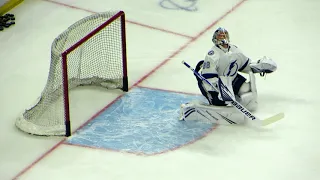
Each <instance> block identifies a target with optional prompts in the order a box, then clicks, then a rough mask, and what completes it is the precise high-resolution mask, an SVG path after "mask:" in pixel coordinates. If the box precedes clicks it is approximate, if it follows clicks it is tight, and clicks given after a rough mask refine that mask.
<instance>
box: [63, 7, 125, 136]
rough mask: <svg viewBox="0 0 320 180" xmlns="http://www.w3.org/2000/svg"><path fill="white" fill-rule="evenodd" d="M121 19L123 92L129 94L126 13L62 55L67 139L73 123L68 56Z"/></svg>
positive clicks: (116, 15) (107, 22)
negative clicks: (71, 119) (71, 118)
mask: <svg viewBox="0 0 320 180" xmlns="http://www.w3.org/2000/svg"><path fill="white" fill-rule="evenodd" d="M118 18H120V22H121V28H120V30H121V43H122V67H123V69H122V71H123V82H122V83H123V87H122V90H123V91H125V92H127V91H128V74H127V49H126V47H127V46H126V27H125V13H124V11H119V12H118V13H116V14H115V15H114V16H112V17H111V18H110V19H108V20H107V21H106V22H104V23H103V24H101V25H100V26H99V27H97V28H96V29H94V30H93V31H91V32H90V33H89V34H87V35H86V36H85V37H83V38H82V39H80V40H79V41H78V42H77V43H75V44H74V45H72V46H71V47H70V48H68V49H67V50H65V51H64V52H63V53H62V54H61V57H62V61H61V63H62V85H63V90H62V91H63V101H64V117H65V120H64V121H65V127H66V135H65V136H66V137H69V136H71V121H70V104H69V85H68V66H67V61H68V54H70V53H71V52H72V51H73V50H75V49H76V48H78V47H79V46H80V45H82V44H83V43H85V42H86V41H87V40H88V39H90V38H91V37H93V36H94V35H95V34H97V33H98V32H99V31H101V30H102V29H103V28H105V27H106V26H108V25H109V24H111V23H112V22H113V21H115V20H116V19H118Z"/></svg>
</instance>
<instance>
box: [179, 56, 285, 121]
mask: <svg viewBox="0 0 320 180" xmlns="http://www.w3.org/2000/svg"><path fill="white" fill-rule="evenodd" d="M182 64H184V65H185V66H186V67H188V68H189V69H190V70H191V71H192V72H193V74H194V75H196V76H197V77H198V78H200V79H201V80H202V81H205V82H206V83H208V84H209V85H210V86H211V87H212V88H214V89H215V90H216V91H218V89H217V88H216V87H215V86H214V85H213V84H212V83H211V82H209V81H208V80H207V79H206V78H204V77H203V76H202V75H201V74H199V73H198V72H197V71H195V70H194V69H193V68H192V67H191V66H190V65H189V64H188V63H186V62H185V61H182ZM219 81H220V80H219ZM220 83H221V85H220V90H221V93H222V94H223V96H225V98H226V99H230V100H231V104H232V105H233V106H234V107H235V108H236V109H237V110H238V111H239V112H241V113H242V114H243V115H245V116H246V117H247V118H248V119H251V120H252V122H253V124H254V125H257V126H266V125H269V124H271V123H274V122H277V121H279V120H281V119H282V118H284V113H279V114H276V115H274V116H271V117H269V118H266V119H264V120H261V119H260V118H258V117H257V116H255V115H254V114H253V113H251V112H250V111H249V110H248V109H246V108H245V107H243V106H242V105H241V104H240V103H239V102H238V101H236V100H235V98H234V97H233V96H232V95H230V93H229V90H228V88H227V87H226V86H225V85H224V84H223V83H222V81H220ZM218 92H219V91H218Z"/></svg>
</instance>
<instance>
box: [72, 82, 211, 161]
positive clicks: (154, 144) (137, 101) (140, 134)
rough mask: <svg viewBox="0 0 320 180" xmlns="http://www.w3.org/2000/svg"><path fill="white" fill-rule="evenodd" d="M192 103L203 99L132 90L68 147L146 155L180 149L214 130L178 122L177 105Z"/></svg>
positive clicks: (191, 123) (81, 131)
mask: <svg viewBox="0 0 320 180" xmlns="http://www.w3.org/2000/svg"><path fill="white" fill-rule="evenodd" d="M194 99H202V97H200V96H197V95H188V94H181V93H176V92H168V91H164V90H154V89H149V88H133V89H131V90H130V91H129V92H128V93H126V94H125V95H124V96H123V97H121V98H120V99H119V100H117V101H116V102H115V103H113V104H112V105H111V106H110V107H109V108H107V109H106V110H105V111H104V112H102V113H101V114H99V115H98V116H97V117H96V118H95V119H93V120H92V121H90V123H88V124H87V125H86V126H84V127H83V128H81V129H80V130H78V131H77V132H75V133H74V134H73V135H72V136H71V137H70V138H68V139H67V143H69V144H74V145H81V146H90V147H94V148H105V149H109V150H115V151H121V152H129V153H136V154H147V155H152V154H158V153H163V152H166V151H170V150H172V149H176V148H179V147H181V146H183V145H186V144H189V143H192V142H194V141H196V140H198V139H200V138H202V137H204V136H205V135H206V134H208V133H209V132H211V131H212V130H213V129H214V128H215V125H214V124H206V123H203V122H196V121H188V122H186V121H179V120H178V117H179V108H180V105H181V104H182V103H186V102H189V101H191V100H194Z"/></svg>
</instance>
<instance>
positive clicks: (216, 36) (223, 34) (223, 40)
mask: <svg viewBox="0 0 320 180" xmlns="http://www.w3.org/2000/svg"><path fill="white" fill-rule="evenodd" d="M212 42H213V43H214V44H215V45H217V46H219V45H220V46H224V45H229V42H230V38H229V33H228V31H227V30H226V29H225V28H222V27H219V28H218V29H217V30H216V31H215V32H214V33H213V36H212Z"/></svg>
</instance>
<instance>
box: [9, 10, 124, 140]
mask: <svg viewBox="0 0 320 180" xmlns="http://www.w3.org/2000/svg"><path fill="white" fill-rule="evenodd" d="M88 85H90V86H92V85H93V86H99V87H105V88H107V89H121V90H123V91H128V75H127V52H126V29H125V13H124V12H123V11H116V12H104V13H97V14H93V15H90V16H87V17H85V18H83V19H81V20H79V21H77V22H76V23H74V24H73V25H71V26H70V27H69V28H68V29H67V30H65V31H64V32H63V33H61V34H60V35H59V36H58V37H57V38H55V39H54V41H53V43H52V45H51V62H50V70H49V76H48V80H47V84H46V86H45V88H44V90H43V91H42V93H41V96H40V97H39V98H38V100H37V102H36V103H35V104H34V105H33V106H31V108H29V109H27V110H25V111H24V112H23V113H22V114H21V115H20V117H19V118H18V119H17V120H16V123H15V124H16V126H17V127H18V128H19V129H20V130H22V131H24V132H27V133H30V134H34V135H45V136H61V135H65V136H70V135H71V123H70V122H71V120H70V108H69V91H70V90H71V89H74V88H76V87H78V86H88Z"/></svg>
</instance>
